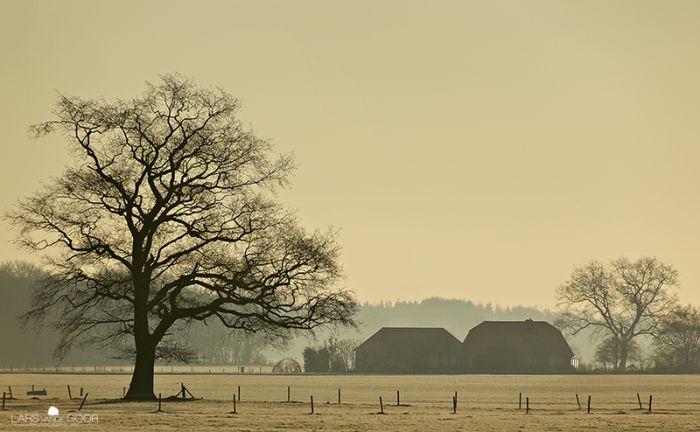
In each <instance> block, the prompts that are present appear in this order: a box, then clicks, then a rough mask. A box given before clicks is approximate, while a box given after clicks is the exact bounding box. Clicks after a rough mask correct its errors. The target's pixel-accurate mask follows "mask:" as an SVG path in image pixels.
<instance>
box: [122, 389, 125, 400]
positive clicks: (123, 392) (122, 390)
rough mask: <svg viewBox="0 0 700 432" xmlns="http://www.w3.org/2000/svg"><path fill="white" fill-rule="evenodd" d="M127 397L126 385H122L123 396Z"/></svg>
mask: <svg viewBox="0 0 700 432" xmlns="http://www.w3.org/2000/svg"><path fill="white" fill-rule="evenodd" d="M125 397H126V387H122V398H125Z"/></svg>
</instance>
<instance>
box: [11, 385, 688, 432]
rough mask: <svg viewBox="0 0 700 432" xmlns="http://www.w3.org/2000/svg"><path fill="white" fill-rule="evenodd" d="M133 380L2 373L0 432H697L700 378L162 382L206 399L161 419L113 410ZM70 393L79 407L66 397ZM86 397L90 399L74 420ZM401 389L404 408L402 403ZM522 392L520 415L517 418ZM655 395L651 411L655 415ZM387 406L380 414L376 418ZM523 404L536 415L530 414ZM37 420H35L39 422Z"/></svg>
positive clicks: (143, 410) (168, 390)
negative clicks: (37, 392) (51, 414)
mask: <svg viewBox="0 0 700 432" xmlns="http://www.w3.org/2000/svg"><path fill="white" fill-rule="evenodd" d="M129 378H130V377H129V375H127V374H69V373H62V374H48V373H44V374H18V373H12V374H7V373H6V374H0V388H2V390H3V391H6V392H7V391H8V389H7V386H11V387H12V391H13V395H14V397H15V398H16V399H14V400H8V401H6V410H5V411H3V412H2V413H0V430H20V429H22V428H24V429H30V430H46V429H49V428H50V430H56V431H59V430H71V431H76V430H82V431H91V430H98V431H110V432H116V431H143V430H154V431H166V430H172V429H177V430H182V431H205V430H216V429H221V430H235V431H257V430H260V431H293V430H303V431H315V430H343V431H387V430H407V431H409V430H410V431H458V430H471V431H502V430H516V431H519V430H522V431H532V430H543V431H567V430H610V431H626V430H629V431H643V430H688V431H690V430H692V431H700V404H699V402H700V376H695V375H693V376H688V375H686V376H660V375H636V376H630V375H627V376H615V375H609V376H605V375H596V376H583V375H576V376H560V375H543V376H520V375H441V376H400V375H397V376H366V375H329V376H314V375H308V376H277V375H259V374H258V375H253V374H219V375H216V374H209V373H206V374H176V373H175V374H159V375H157V376H156V393H159V392H160V393H162V394H163V398H164V399H165V398H166V397H167V396H172V395H174V394H176V393H177V392H178V391H179V390H180V383H181V382H184V383H185V385H186V386H187V388H188V389H189V390H190V391H191V392H192V393H193V394H194V395H195V396H196V397H202V398H203V399H202V400H197V401H193V402H175V401H166V400H164V401H163V407H162V408H163V411H162V412H155V411H156V409H157V408H158V406H157V403H153V402H148V403H144V402H138V403H135V402H132V403H122V402H114V400H115V399H118V398H119V397H121V395H122V391H123V390H122V389H123V387H124V386H127V385H128V382H129ZM32 385H34V386H35V387H36V388H37V389H42V388H46V390H47V392H48V395H47V396H39V397H38V399H31V397H30V396H27V395H26V391H27V390H29V389H30V388H31V386H32ZM68 385H70V386H71V390H72V393H73V397H74V399H73V400H69V399H68V393H67V386H68ZM238 386H240V387H241V400H240V401H239V402H238V403H237V407H236V408H237V412H238V413H237V414H235V415H234V414H232V413H231V411H232V408H233V406H232V397H233V394H234V392H236V391H237V387H238ZM288 386H290V389H291V400H292V401H291V402H289V403H288V402H287V387H288ZM80 387H83V388H84V390H85V392H86V393H88V398H87V401H86V403H85V406H84V407H83V408H82V410H81V411H80V413H78V411H77V410H78V406H79V405H80V402H81V400H80V399H79V398H78V393H79V389H80ZM338 389H340V390H341V403H340V404H338ZM397 390H399V391H400V402H401V405H400V406H397V405H396V391H397ZM454 392H457V393H458V407H457V413H456V414H453V412H452V409H453V407H452V397H453V396H454ZM520 393H522V410H518V399H519V394H520ZM637 393H639V394H640V395H641V399H642V403H643V410H640V408H639V403H638V401H637ZM576 394H578V395H579V397H580V401H581V409H580V410H579V408H578V405H577V403H576ZM650 394H651V395H653V402H652V412H651V413H648V401H649V395H650ZM312 395H313V397H314V414H313V415H312V414H310V412H311V407H310V396H312ZM588 395H591V413H590V414H587V406H586V405H587V399H588ZM380 396H381V397H382V399H383V403H384V413H385V414H384V415H382V414H379V411H380V406H379V397H380ZM526 398H529V407H530V411H529V414H526V412H525V401H526ZM49 406H56V407H57V408H59V410H60V415H59V416H58V417H57V418H53V420H51V423H47V422H46V421H45V420H46V419H48V416H47V415H46V413H47V409H48V407H49ZM31 415H35V416H34V417H33V420H32V417H31ZM39 416H40V417H41V418H40V417H39ZM56 419H58V420H56Z"/></svg>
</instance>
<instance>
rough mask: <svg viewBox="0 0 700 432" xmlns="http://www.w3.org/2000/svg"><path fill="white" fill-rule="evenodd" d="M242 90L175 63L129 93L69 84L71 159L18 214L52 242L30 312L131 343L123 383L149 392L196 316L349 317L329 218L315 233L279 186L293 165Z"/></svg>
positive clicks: (33, 245)
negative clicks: (130, 367) (79, 89)
mask: <svg viewBox="0 0 700 432" xmlns="http://www.w3.org/2000/svg"><path fill="white" fill-rule="evenodd" d="M238 108H239V103H238V101H237V100H236V99H235V98H233V97H232V96H231V95H229V94H227V93H226V92H224V91H222V90H208V89H202V88H199V87H197V86H195V85H194V84H193V83H192V82H191V81H189V80H187V79H184V78H182V77H180V76H177V75H166V76H164V77H163V78H162V81H161V82H160V83H158V84H155V85H152V84H148V85H147V89H146V92H145V94H143V95H142V96H140V97H136V98H134V99H128V100H112V101H106V100H103V99H82V98H78V97H70V96H61V97H60V98H59V101H58V103H57V105H56V109H55V111H54V113H55V118H54V119H53V120H50V121H48V122H45V123H41V124H38V125H36V126H34V127H33V129H32V130H33V131H34V132H35V133H36V134H37V135H38V136H41V135H45V134H48V133H51V132H53V131H60V132H62V133H63V134H64V135H65V136H66V138H67V139H68V141H69V143H70V146H71V147H70V148H71V151H72V154H73V156H74V157H75V163H74V164H73V165H71V166H70V167H68V168H67V169H66V170H65V171H64V173H63V174H62V175H61V176H59V177H58V178H56V179H54V180H52V181H51V182H50V183H49V184H47V185H46V186H45V187H44V188H43V189H42V190H40V191H39V192H38V193H35V194H34V195H32V196H30V197H29V198H26V199H24V200H22V201H20V203H19V205H18V207H17V208H16V209H15V210H14V211H12V212H10V213H9V215H8V217H9V220H10V221H11V222H12V223H14V225H15V226H16V227H17V228H18V231H19V241H20V242H21V243H22V244H23V245H24V246H25V247H27V248H28V249H29V250H30V251H34V252H43V251H49V250H50V251H51V253H50V254H46V259H47V269H46V270H47V272H48V277H46V278H45V279H44V280H43V281H41V282H40V283H39V285H38V287H37V289H36V290H35V294H34V301H33V305H32V308H31V310H29V311H28V312H27V313H26V315H25V318H26V320H27V321H31V322H35V323H40V322H41V319H42V318H44V317H46V316H47V311H49V310H52V309H54V310H57V312H58V316H59V319H58V320H57V322H55V323H51V324H53V325H55V326H56V328H58V329H59V330H60V331H61V332H62V334H63V337H62V339H61V340H60V342H59V344H58V347H57V355H58V356H62V355H63V354H65V353H66V351H67V350H68V349H70V347H71V345H72V344H73V343H75V342H83V343H102V344H104V345H106V346H109V347H115V346H122V348H123V349H124V350H125V351H126V352H128V353H133V355H134V356H135V359H134V372H133V375H132V379H131V384H130V385H129V391H128V392H127V397H128V398H134V399H140V398H146V399H152V398H154V393H153V368H154V362H155V360H156V358H158V357H160V356H163V355H170V356H172V355H174V354H177V353H178V352H186V351H187V350H186V349H183V348H185V347H181V346H179V345H178V340H177V339H176V338H175V337H174V336H173V335H174V334H176V333H177V332H178V330H181V329H182V328H183V327H185V326H187V325H189V323H191V322H194V321H208V320H218V321H219V322H220V323H221V324H222V325H224V326H226V327H228V328H231V329H240V330H243V331H245V332H265V333H269V334H275V333H278V332H279V330H280V329H283V331H285V332H286V331H287V330H288V329H292V330H295V329H296V330H305V329H313V328H316V327H318V326H323V325H331V324H341V325H350V324H352V323H353V320H352V317H353V314H354V313H355V310H356V301H355V299H354V295H353V293H352V292H351V291H349V290H347V289H342V288H338V287H337V286H336V285H337V282H339V281H340V279H341V275H342V272H341V268H340V264H339V262H338V252H339V246H338V245H337V243H336V240H335V237H334V235H333V233H332V232H330V233H323V232H318V231H315V232H310V233H309V232H307V231H306V230H304V229H303V228H301V226H300V224H299V223H298V221H297V220H296V218H295V217H294V216H293V215H292V214H290V213H289V212H287V211H285V210H284V209H283V208H282V207H281V206H280V205H278V204H277V203H276V202H275V201H274V200H273V198H274V195H273V194H272V193H271V192H272V191H274V189H275V188H276V187H278V186H280V185H283V184H285V182H286V179H287V175H288V173H289V172H290V170H291V168H292V161H291V159H290V158H289V157H287V156H275V155H274V154H273V152H272V146H271V144H270V142H269V141H267V140H264V139H261V138H259V137H257V136H256V135H255V134H254V133H253V131H251V130H250V129H247V128H245V127H244V126H243V124H242V123H241V121H240V120H238V118H237V111H238Z"/></svg>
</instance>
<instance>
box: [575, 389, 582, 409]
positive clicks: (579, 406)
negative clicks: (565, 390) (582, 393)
mask: <svg viewBox="0 0 700 432" xmlns="http://www.w3.org/2000/svg"><path fill="white" fill-rule="evenodd" d="M576 405H578V409H579V410H580V409H581V401H580V400H579V398H578V393H576Z"/></svg>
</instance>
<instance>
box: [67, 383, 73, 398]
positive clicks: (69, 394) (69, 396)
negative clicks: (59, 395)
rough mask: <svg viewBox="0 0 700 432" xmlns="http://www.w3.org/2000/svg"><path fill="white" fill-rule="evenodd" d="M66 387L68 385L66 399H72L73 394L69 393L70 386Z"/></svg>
mask: <svg viewBox="0 0 700 432" xmlns="http://www.w3.org/2000/svg"><path fill="white" fill-rule="evenodd" d="M66 387H68V399H69V400H70V399H73V395H72V394H71V393H70V386H66Z"/></svg>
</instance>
